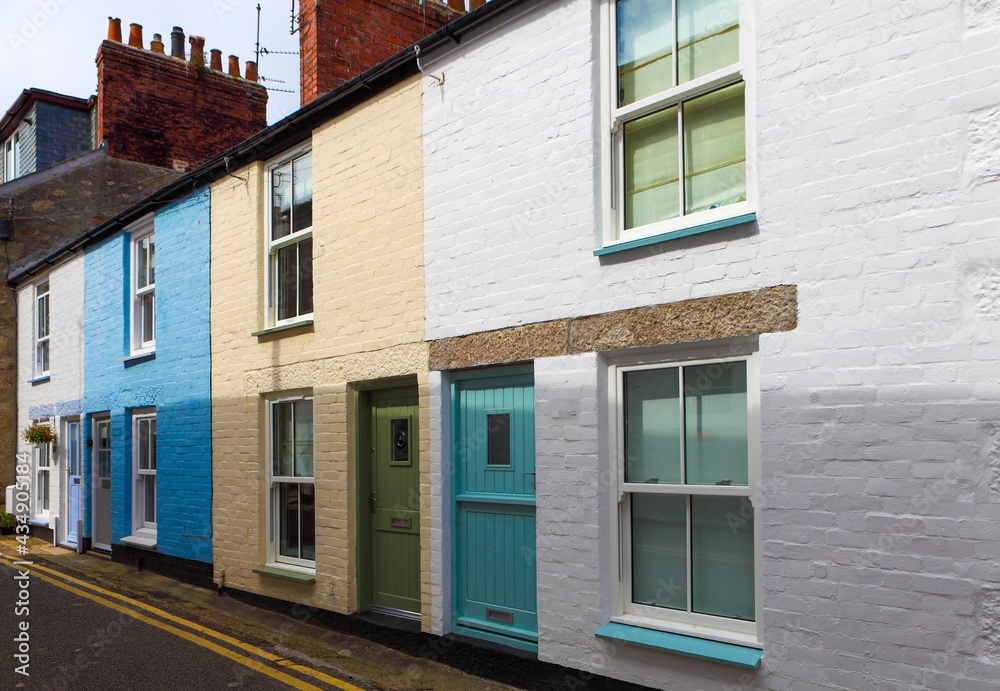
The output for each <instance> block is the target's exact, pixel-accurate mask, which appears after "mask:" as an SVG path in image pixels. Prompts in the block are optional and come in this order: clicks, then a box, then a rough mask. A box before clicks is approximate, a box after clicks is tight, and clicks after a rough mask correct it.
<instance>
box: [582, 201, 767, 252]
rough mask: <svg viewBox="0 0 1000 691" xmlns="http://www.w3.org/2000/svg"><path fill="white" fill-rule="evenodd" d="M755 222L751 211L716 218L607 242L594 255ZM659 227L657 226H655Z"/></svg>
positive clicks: (755, 217)
mask: <svg viewBox="0 0 1000 691" xmlns="http://www.w3.org/2000/svg"><path fill="white" fill-rule="evenodd" d="M756 220H757V214H756V213H755V212H753V211H748V212H745V213H738V214H736V215H729V216H726V217H724V218H716V219H713V220H706V221H704V222H701V223H695V224H694V225H688V226H684V227H681V228H674V229H672V230H664V231H663V232H655V230H654V232H652V233H651V234H649V235H645V236H643V237H638V238H635V239H631V240H630V239H625V240H620V241H617V242H609V243H608V244H606V245H604V247H600V248H598V249H596V250H594V254H595V255H596V256H598V257H601V256H604V255H606V254H613V253H615V252H624V251H625V250H631V249H635V248H636V247H646V246H647V245H654V244H656V243H658V242H666V241H667V240H674V239H677V238H684V237H688V236H689V235H697V234H699V233H707V232H710V231H712V230H719V229H721V228H729V227H732V226H739V225H743V224H744V223H752V222H753V221H756ZM656 227H659V226H656ZM663 227H664V228H669V227H671V226H670V225H665V226H663Z"/></svg>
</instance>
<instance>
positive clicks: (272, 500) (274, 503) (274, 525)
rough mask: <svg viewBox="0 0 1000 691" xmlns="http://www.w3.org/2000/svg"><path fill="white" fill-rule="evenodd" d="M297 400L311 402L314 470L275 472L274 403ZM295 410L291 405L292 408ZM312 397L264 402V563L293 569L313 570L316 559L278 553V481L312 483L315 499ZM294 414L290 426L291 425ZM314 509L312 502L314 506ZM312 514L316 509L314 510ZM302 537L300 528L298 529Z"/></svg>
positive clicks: (280, 398)
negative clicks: (302, 473)
mask: <svg viewBox="0 0 1000 691" xmlns="http://www.w3.org/2000/svg"><path fill="white" fill-rule="evenodd" d="M296 401H309V402H310V403H312V405H313V415H314V417H313V464H314V465H313V474H312V477H295V476H285V475H275V474H274V406H275V405H276V404H278V403H292V402H296ZM293 410H294V409H293ZM315 412H316V406H315V399H314V398H313V397H312V396H311V395H308V394H301V395H282V396H280V397H275V398H269V399H267V404H266V406H265V414H266V415H267V422H266V426H267V457H266V459H265V462H266V464H267V487H268V491H267V526H268V539H267V565H268V566H272V567H278V568H283V569H284V568H292V570H297V571H302V572H304V573H315V571H316V560H315V559H301V558H297V557H289V556H286V555H283V554H281V553H280V551H279V549H278V542H279V539H280V534H281V516H280V513H279V508H280V501H281V487H280V486H281V485H282V484H300V485H312V486H313V499H314V501H315V496H316V494H315V492H316V467H315V458H316V456H315V449H316V423H315ZM294 424H295V423H294V418H293V423H292V426H293V428H294ZM313 509H314V512H315V505H314V506H313ZM314 515H315V513H314ZM313 532H314V533H315V524H314V526H313ZM300 539H301V531H300Z"/></svg>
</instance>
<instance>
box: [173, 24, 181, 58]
mask: <svg viewBox="0 0 1000 691" xmlns="http://www.w3.org/2000/svg"><path fill="white" fill-rule="evenodd" d="M170 55H171V56H172V57H175V58H180V59H181V60H183V59H184V29H182V28H180V27H179V26H175V27H174V30H173V31H171V32H170Z"/></svg>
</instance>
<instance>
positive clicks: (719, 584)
mask: <svg viewBox="0 0 1000 691" xmlns="http://www.w3.org/2000/svg"><path fill="white" fill-rule="evenodd" d="M691 553H692V554H691V609H692V611H694V612H698V613H700V614H712V615H715V616H718V617H730V618H732V619H744V620H747V621H753V620H754V618H755V615H754V598H755V593H754V536H753V507H752V506H751V505H750V500H749V499H748V498H747V497H700V496H694V497H691Z"/></svg>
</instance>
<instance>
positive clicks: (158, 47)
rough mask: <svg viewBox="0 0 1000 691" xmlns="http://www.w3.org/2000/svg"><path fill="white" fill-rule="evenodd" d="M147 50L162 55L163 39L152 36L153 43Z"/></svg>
mask: <svg viewBox="0 0 1000 691" xmlns="http://www.w3.org/2000/svg"><path fill="white" fill-rule="evenodd" d="M149 49H150V50H151V51H153V52H154V53H159V54H160V55H163V37H162V36H160V35H159V34H153V42H152V43H151V44H150V46H149Z"/></svg>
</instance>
